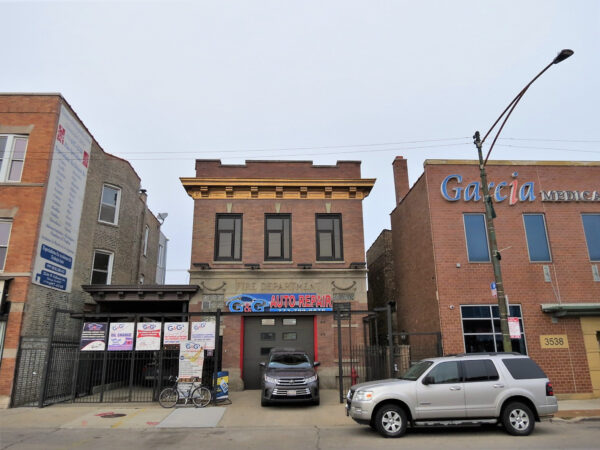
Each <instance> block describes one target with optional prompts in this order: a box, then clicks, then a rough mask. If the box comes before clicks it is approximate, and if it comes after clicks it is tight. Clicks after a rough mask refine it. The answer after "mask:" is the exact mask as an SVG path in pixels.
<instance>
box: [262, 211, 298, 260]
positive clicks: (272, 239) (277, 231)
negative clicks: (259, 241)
mask: <svg viewBox="0 0 600 450" xmlns="http://www.w3.org/2000/svg"><path fill="white" fill-rule="evenodd" d="M290 227H291V216H290V215H289V214H267V215H266V216H265V261H289V260H290V259H291V257H290V255H291V253H292V237H291V232H290V231H291V230H290Z"/></svg>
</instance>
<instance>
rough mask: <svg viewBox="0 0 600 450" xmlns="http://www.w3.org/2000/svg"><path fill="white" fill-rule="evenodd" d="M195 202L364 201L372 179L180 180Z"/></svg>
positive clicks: (371, 186) (370, 187) (372, 181)
mask: <svg viewBox="0 0 600 450" xmlns="http://www.w3.org/2000/svg"><path fill="white" fill-rule="evenodd" d="M180 180H181V184H182V185H183V187H184V188H185V190H186V192H187V193H188V195H189V196H190V197H192V198H194V199H224V198H234V199H271V198H273V199H275V198H283V199H329V198H331V199H363V198H365V197H367V196H368V195H369V193H370V192H371V189H372V188H373V185H374V184H375V179H374V178H342V179H340V178H338V179H297V178H295V179H294V178H208V177H206V178H180Z"/></svg>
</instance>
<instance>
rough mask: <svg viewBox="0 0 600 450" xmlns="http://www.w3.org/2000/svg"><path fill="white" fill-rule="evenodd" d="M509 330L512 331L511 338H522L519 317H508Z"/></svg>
mask: <svg viewBox="0 0 600 450" xmlns="http://www.w3.org/2000/svg"><path fill="white" fill-rule="evenodd" d="M508 332H509V333H510V338H511V339H520V338H521V326H520V325H519V318H518V317H509V318H508Z"/></svg>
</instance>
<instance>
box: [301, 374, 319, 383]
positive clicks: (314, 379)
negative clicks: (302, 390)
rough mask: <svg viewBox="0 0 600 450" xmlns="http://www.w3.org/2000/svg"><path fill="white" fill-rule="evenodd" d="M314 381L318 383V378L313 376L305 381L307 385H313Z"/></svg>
mask: <svg viewBox="0 0 600 450" xmlns="http://www.w3.org/2000/svg"><path fill="white" fill-rule="evenodd" d="M313 381H317V376H316V375H313V376H312V377H308V378H305V379H304V382H305V383H312V382H313Z"/></svg>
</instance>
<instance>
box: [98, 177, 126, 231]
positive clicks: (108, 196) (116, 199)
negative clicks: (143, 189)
mask: <svg viewBox="0 0 600 450" xmlns="http://www.w3.org/2000/svg"><path fill="white" fill-rule="evenodd" d="M120 203H121V189H119V188H117V187H114V186H109V185H107V184H105V185H104V186H102V198H101V199H100V214H99V215H98V221H100V222H104V223H110V224H113V225H116V224H117V223H119V205H120Z"/></svg>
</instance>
